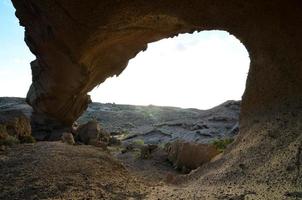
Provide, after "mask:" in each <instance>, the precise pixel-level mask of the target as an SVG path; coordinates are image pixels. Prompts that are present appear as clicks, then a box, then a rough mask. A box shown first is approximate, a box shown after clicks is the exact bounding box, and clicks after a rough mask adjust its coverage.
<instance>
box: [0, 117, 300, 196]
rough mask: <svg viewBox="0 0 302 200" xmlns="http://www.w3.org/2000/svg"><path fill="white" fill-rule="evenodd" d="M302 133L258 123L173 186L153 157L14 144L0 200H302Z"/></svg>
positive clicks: (3, 155) (0, 154)
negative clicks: (213, 159)
mask: <svg viewBox="0 0 302 200" xmlns="http://www.w3.org/2000/svg"><path fill="white" fill-rule="evenodd" d="M243 128H244V127H243ZM301 130H302V123H300V121H298V120H290V121H289V122H286V123H284V122H282V121H280V119H278V120H276V122H274V120H270V121H268V122H263V123H261V124H260V123H255V125H253V126H252V127H251V129H249V130H247V131H246V132H245V134H243V135H240V137H238V138H237V140H236V141H235V143H234V144H233V147H232V146H230V148H229V149H227V150H226V152H225V155H224V156H223V157H221V158H220V159H217V160H215V161H212V162H211V163H208V164H206V165H204V166H202V167H201V168H199V169H197V170H195V171H193V172H191V173H190V174H189V175H179V174H177V173H172V174H171V175H170V178H169V179H170V181H169V182H166V179H167V174H169V173H171V172H172V171H171V169H170V168H167V165H165V164H163V163H161V162H159V161H160V160H156V159H153V160H148V161H144V160H142V161H138V160H133V159H129V158H127V156H126V155H124V157H119V159H120V160H117V159H116V158H114V157H113V156H112V155H110V154H109V153H108V152H106V151H104V150H102V149H101V148H97V147H93V146H85V145H78V146H70V145H67V144H63V143H61V142H38V143H36V144H30V145H28V144H27V145H17V146H15V147H12V148H10V149H7V150H5V151H0V169H1V171H0V199H26V200H27V199H122V200H124V199H156V200H158V199H168V200H170V199H175V200H176V199H177V200H178V199H183V200H187V199H189V200H191V199H193V200H194V199H201V200H202V199H205V200H208V199H209V200H212V199H213V200H214V199H217V200H249V199H260V200H299V199H302V172H301V169H302V134H301ZM254 133H257V134H254ZM244 141H249V142H248V143H246V142H244ZM157 161H158V162H159V163H158V162H157ZM122 163H123V164H122ZM171 177H172V178H171ZM171 180H172V181H171Z"/></svg>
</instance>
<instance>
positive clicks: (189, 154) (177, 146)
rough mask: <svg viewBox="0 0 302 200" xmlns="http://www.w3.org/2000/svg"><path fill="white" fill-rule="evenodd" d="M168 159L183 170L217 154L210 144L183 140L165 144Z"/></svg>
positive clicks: (194, 167) (191, 167) (205, 161)
mask: <svg viewBox="0 0 302 200" xmlns="http://www.w3.org/2000/svg"><path fill="white" fill-rule="evenodd" d="M167 152H168V159H169V160H170V161H171V162H172V163H173V165H174V166H175V168H177V169H180V170H183V171H184V172H186V171H188V170H192V169H196V168H197V167H199V166H201V165H203V164H205V163H207V162H209V161H210V160H211V159H212V158H214V157H215V156H216V155H218V154H219V151H218V150H217V149H216V148H215V146H213V145H210V144H197V143H190V142H184V141H179V140H178V141H175V142H173V143H171V144H167Z"/></svg>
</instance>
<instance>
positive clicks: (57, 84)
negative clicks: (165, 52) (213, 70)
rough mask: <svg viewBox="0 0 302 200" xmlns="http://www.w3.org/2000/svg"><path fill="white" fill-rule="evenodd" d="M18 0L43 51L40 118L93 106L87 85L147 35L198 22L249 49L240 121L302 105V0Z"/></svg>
mask: <svg viewBox="0 0 302 200" xmlns="http://www.w3.org/2000/svg"><path fill="white" fill-rule="evenodd" d="M12 1H13V4H14V6H15V7H16V10H17V11H16V15H17V17H18V18H19V19H20V24H21V25H22V26H24V27H25V41H26V43H27V44H28V46H29V48H30V50H31V51H32V52H33V53H34V54H35V55H36V57H37V59H36V60H35V61H33V62H32V63H31V67H32V74H33V83H32V86H31V88H30V90H29V92H28V95H27V101H28V102H29V103H30V104H31V105H32V107H33V108H34V110H35V112H36V113H37V115H38V116H44V118H45V120H44V121H42V123H39V126H42V125H43V123H44V124H45V122H49V121H54V122H55V123H59V124H60V125H62V126H69V125H71V124H72V122H73V121H74V120H75V119H77V118H78V117H79V115H80V114H81V113H82V112H83V111H84V110H85V109H86V108H87V104H88V102H89V101H90V98H89V96H88V95H87V92H89V91H90V90H92V89H93V88H94V87H95V86H96V85H98V84H100V83H102V82H103V81H104V80H105V79H106V78H107V77H109V76H112V75H114V74H119V73H121V72H122V71H123V69H124V68H125V67H126V66H127V63H128V60H129V59H131V58H133V57H135V55H136V54H137V53H138V52H140V51H141V50H144V49H146V45H147V43H149V42H153V41H157V40H159V39H162V38H167V37H172V36H174V35H177V34H179V33H186V32H193V31H195V30H198V31H202V30H215V29H219V30H225V31H228V32H230V33H231V34H233V35H235V36H236V37H237V38H238V39H240V40H241V42H242V43H243V44H244V45H245V47H246V48H247V50H248V52H249V54H250V58H251V66H250V72H249V76H248V80H247V84H246V91H245V94H244V96H243V102H242V112H241V126H242V127H246V126H247V127H248V126H250V124H251V123H253V121H254V120H255V119H260V118H261V119H262V118H267V117H268V116H272V115H276V114H278V115H279V114H280V113H282V112H283V111H285V112H288V111H289V110H293V111H296V110H297V108H298V109H299V108H301V102H302V101H301V100H302V92H301V87H302V67H301V65H302V57H301V55H300V54H301V53H300V52H301V50H302V42H301V39H300V36H301V35H302V34H301V33H302V28H301V27H302V26H301V25H302V15H301V13H300V10H301V7H302V3H301V1H298V0H289V1H284V0H275V1H260V0H248V1H242V0H230V1H221V0H188V1H180V0H177V1H175V0H166V1H161V0H154V1H142V0H124V1H120V0H106V1H98V0H89V1H81V0H74V1H69V0H44V1H37V0H12ZM39 119H41V117H39ZM60 125H58V126H60ZM33 127H34V126H33Z"/></svg>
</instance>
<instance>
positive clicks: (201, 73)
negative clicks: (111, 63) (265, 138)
mask: <svg viewBox="0 0 302 200" xmlns="http://www.w3.org/2000/svg"><path fill="white" fill-rule="evenodd" d="M249 64H250V60H249V55H248V52H247V50H246V49H245V47H244V45H243V44H242V43H241V42H240V41H239V40H238V39H237V38H236V37H235V36H233V35H230V34H229V33H228V32H226V31H218V30H215V31H214V30H213V31H202V32H197V31H195V32H194V33H192V34H189V33H187V34H180V35H178V36H175V37H173V38H167V39H162V40H160V41H157V42H153V43H150V44H148V48H147V49H146V50H145V51H142V52H140V53H138V55H137V56H136V57H135V58H132V59H131V60H130V61H129V63H128V66H127V67H126V69H125V70H124V71H123V72H122V73H121V74H120V75H119V76H114V77H110V78H108V79H107V80H106V81H105V82H104V83H102V84H101V85H100V86H97V87H96V88H95V89H94V90H93V91H92V92H90V93H89V94H90V96H91V99H92V100H93V101H95V102H103V103H107V102H108V103H112V102H114V103H118V104H133V105H159V106H175V107H182V108H199V109H209V108H212V107H214V106H217V105H218V104H221V103H223V102H225V101H227V100H241V96H242V94H243V92H244V89H245V82H246V77H247V74H248V69H249Z"/></svg>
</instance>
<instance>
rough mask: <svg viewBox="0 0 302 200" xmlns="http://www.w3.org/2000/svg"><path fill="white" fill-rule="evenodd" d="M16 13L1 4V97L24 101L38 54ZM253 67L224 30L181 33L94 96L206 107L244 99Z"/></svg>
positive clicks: (133, 63)
mask: <svg viewBox="0 0 302 200" xmlns="http://www.w3.org/2000/svg"><path fill="white" fill-rule="evenodd" d="M14 12H15V9H14V7H13V6H12V3H11V2H10V0H1V1H0V96H19V97H25V96H26V93H27V91H28V88H29V86H30V83H31V70H30V62H31V61H32V60H34V59H35V56H34V55H32V54H31V52H30V51H29V49H28V47H27V46H26V44H25V42H24V28H23V27H21V26H19V21H18V19H17V18H16V17H15V15H14ZM100 56H101V55H100ZM249 63H250V60H249V55H248V52H247V51H246V49H245V47H244V46H243V45H242V44H241V43H240V41H239V40H237V39H236V38H235V37H234V36H232V35H230V34H229V33H227V32H225V31H202V32H199V33H198V32H195V33H193V34H181V35H179V36H178V37H174V38H168V39H163V40H160V41H157V42H154V43H150V44H148V49H147V51H145V52H141V53H139V54H138V55H137V56H136V57H135V58H134V59H131V60H130V62H129V65H128V67H127V68H126V69H125V71H124V72H123V73H122V74H121V75H120V76H119V77H112V78H108V79H107V80H106V81H105V83H103V84H101V85H100V86H99V87H97V88H95V89H94V90H93V91H92V92H90V94H91V96H92V100H93V101H99V102H105V103H106V102H115V103H122V104H136V105H149V104H153V105H163V106H178V107H184V108H189V107H195V108H200V109H207V108H210V107H213V106H215V105H217V104H220V103H222V102H224V101H226V100H229V99H237V100H239V99H241V96H242V94H243V91H244V89H245V81H246V77H247V73H248V68H249Z"/></svg>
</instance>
